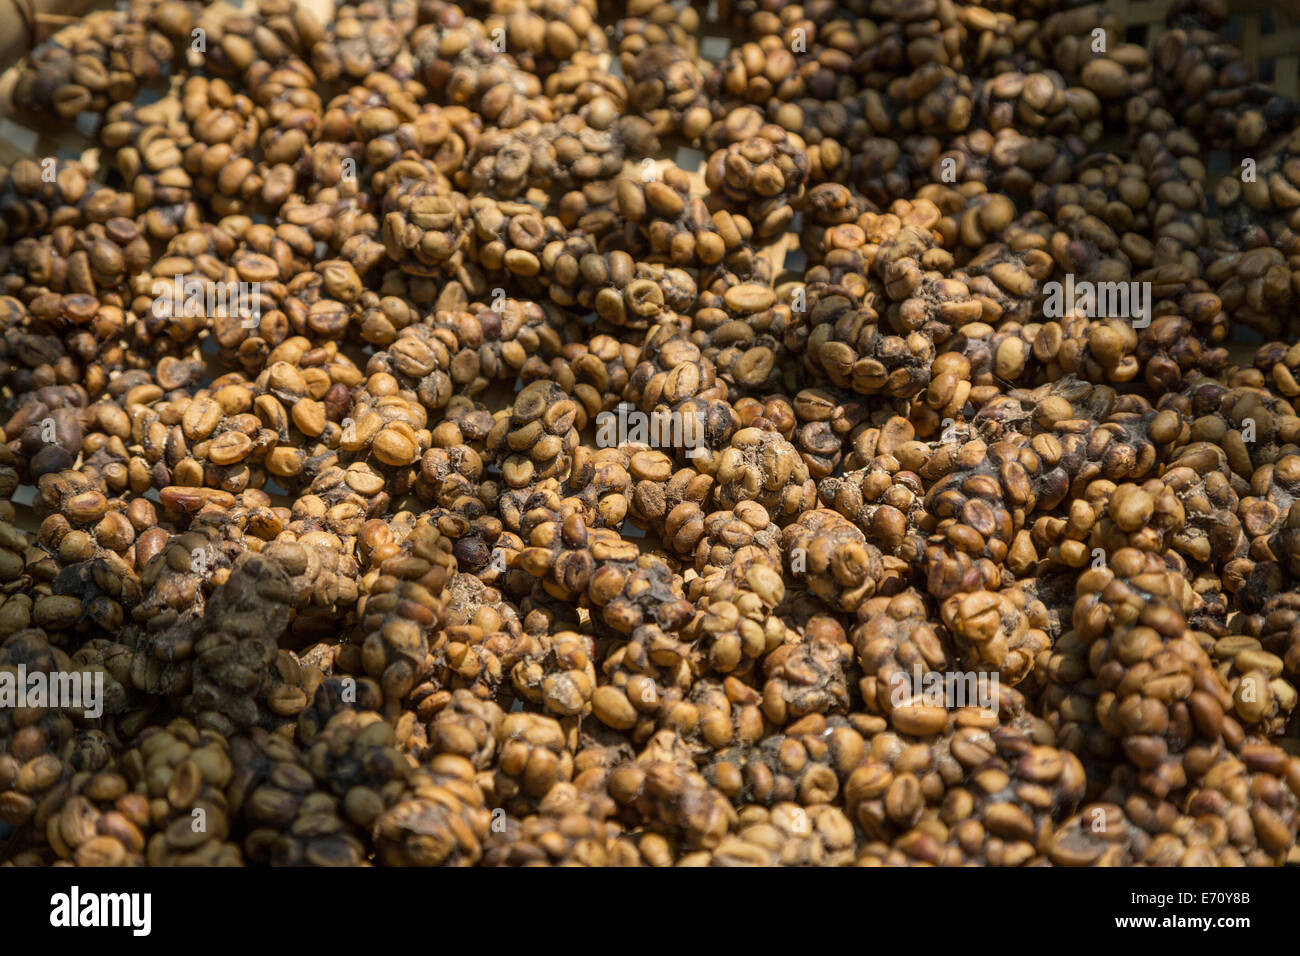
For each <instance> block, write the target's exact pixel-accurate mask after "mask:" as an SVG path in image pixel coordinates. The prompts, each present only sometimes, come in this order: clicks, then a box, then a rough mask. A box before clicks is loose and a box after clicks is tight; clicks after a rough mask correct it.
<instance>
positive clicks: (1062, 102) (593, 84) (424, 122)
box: [0, 0, 1300, 866]
mask: <svg viewBox="0 0 1300 956" xmlns="http://www.w3.org/2000/svg"><path fill="white" fill-rule="evenodd" d="M613 6H615V5H606V4H603V3H597V2H596V0H522V2H521V0H459V2H450V0H422V2H419V3H414V2H412V0H366V2H358V3H349V4H346V5H341V6H340V7H339V8H338V10H337V13H336V14H335V15H334V16H332V17H330V18H328V19H327V20H326V21H325V22H322V21H321V19H320V18H318V17H317V16H315V15H314V14H312V13H310V12H309V11H307V10H305V9H302V8H299V7H298V6H297V4H296V2H295V0H261V2H260V3H257V4H255V5H254V6H251V7H246V8H244V9H242V10H240V11H236V12H233V13H231V15H230V16H226V17H220V16H218V15H217V13H216V12H215V8H209V7H208V6H207V5H206V4H203V3H199V2H195V0H130V2H128V3H124V4H120V5H119V8H118V9H115V10H112V11H100V12H96V13H92V14H90V15H88V16H87V17H86V18H84V19H83V20H81V21H79V22H77V23H76V24H74V25H72V26H70V27H68V28H67V29H65V30H64V31H63V32H62V33H60V34H59V35H57V36H56V38H55V41H54V42H52V43H49V44H47V45H45V46H43V47H41V48H40V49H38V50H36V51H34V53H33V54H32V55H31V56H29V57H28V58H27V59H26V60H25V61H24V62H23V63H22V64H21V65H20V66H19V67H18V68H17V72H18V77H17V82H16V84H15V85H14V87H13V89H14V105H15V107H16V110H17V114H18V118H19V119H20V120H21V118H22V117H23V116H27V117H29V118H30V117H33V116H39V117H43V119H42V120H41V121H40V122H43V123H46V124H48V123H49V122H50V121H51V119H50V118H51V117H53V119H54V121H55V122H59V123H63V124H67V125H68V126H69V127H71V126H72V125H73V124H74V123H75V124H76V126H77V128H78V129H81V130H83V131H84V130H91V131H93V136H94V139H95V141H96V142H95V145H97V146H98V147H99V151H98V162H97V164H96V163H92V162H86V163H81V162H75V161H71V160H69V159H66V158H63V157H41V156H33V157H29V158H26V159H22V160H20V161H18V162H15V163H14V164H13V165H12V166H8V167H3V166H0V498H2V499H3V500H0V674H2V675H4V676H6V677H8V676H9V675H11V674H12V675H14V676H16V675H17V674H18V673H19V671H20V669H21V670H22V672H24V673H26V674H29V675H32V674H39V675H42V676H44V677H45V678H46V680H47V681H48V683H49V685H50V686H51V687H71V686H74V685H75V686H77V687H84V688H86V689H87V693H91V694H94V695H97V696H95V697H92V698H91V699H90V701H89V706H87V705H86V703H87V702H85V701H79V702H78V705H77V706H74V703H73V701H70V700H64V699H62V698H50V699H42V700H40V701H28V702H26V703H25V704H24V705H23V706H10V704H9V703H8V702H6V701H3V700H0V820H3V821H4V823H5V825H6V827H7V828H8V830H9V835H8V839H6V841H5V842H4V844H3V846H4V849H3V850H2V851H0V853H2V854H3V857H2V858H0V865H15V866H17V865H55V864H58V865H77V866H121V865H196V864H197V865H241V864H242V865H250V866H265V865H272V866H292V865H311V866H327V865H347V866H364V865H371V864H374V865H384V866H521V865H566V864H582V865H589V866H672V865H683V866H739V865H781V866H847V865H861V866H878V865H912V864H939V865H961V864H977V865H984V866H1028V865H1053V866H1095V865H1116V864H1118V865H1179V864H1183V865H1188V864H1190V865H1206V864H1221V865H1252V866H1278V865H1281V864H1284V863H1286V862H1288V861H1289V860H1291V859H1292V858H1293V857H1294V855H1295V853H1296V841H1297V831H1298V830H1300V757H1298V756H1296V754H1297V753H1300V741H1298V740H1297V737H1298V736H1300V734H1298V733H1297V729H1298V728H1297V720H1300V707H1298V705H1300V345H1297V344H1296V338H1297V334H1298V333H1300V218H1298V217H1297V214H1296V210H1297V209H1298V208H1300V128H1297V123H1300V110H1298V109H1297V104H1295V103H1293V102H1292V101H1291V100H1290V99H1289V98H1288V97H1286V96H1284V95H1282V94H1280V93H1278V92H1277V91H1275V90H1273V89H1271V88H1270V87H1269V86H1268V85H1267V84H1265V83H1263V82H1261V81H1260V80H1259V79H1258V78H1257V76H1256V73H1255V71H1254V70H1253V69H1252V68H1250V66H1249V65H1248V64H1247V63H1245V62H1244V60H1243V59H1242V57H1241V55H1240V52H1239V51H1238V50H1236V49H1235V48H1234V47H1233V45H1232V44H1231V43H1230V42H1228V41H1226V40H1225V39H1223V37H1222V36H1221V27H1222V26H1223V24H1224V22H1225V21H1226V18H1227V14H1228V11H1227V7H1226V4H1224V3H1223V2H1222V0H1179V2H1178V3H1176V4H1173V5H1172V6H1171V8H1170V12H1169V18H1168V24H1167V30H1166V31H1165V32H1163V33H1162V35H1161V36H1160V39H1159V41H1158V42H1157V43H1156V44H1155V49H1154V51H1153V52H1151V53H1148V51H1146V50H1145V49H1143V48H1141V47H1138V46H1135V45H1133V44H1130V43H1126V42H1124V37H1125V33H1126V24H1124V23H1123V22H1121V20H1120V18H1119V17H1117V16H1116V15H1115V14H1113V13H1110V12H1108V11H1106V10H1105V9H1104V8H1103V7H1102V6H1101V5H1100V4H1088V3H1084V4H1079V3H1075V2H1070V0H1025V2H1018V0H1005V2H1001V3H998V4H995V5H994V6H995V7H996V10H990V9H986V8H985V6H984V5H982V4H980V3H976V2H968V0H955V2H945V3H934V2H930V0H898V2H895V0H880V2H873V3H871V4H864V3H861V2H857V0H853V2H846V3H845V4H844V5H843V6H841V5H840V4H838V3H836V2H834V0H806V2H804V3H795V4H786V5H784V6H781V5H780V4H774V3H766V2H764V3H758V2H752V0H732V2H723V3H721V4H720V5H719V7H720V9H719V13H720V20H719V22H708V20H707V17H704V16H703V15H702V14H701V13H699V12H698V11H697V10H695V9H694V8H692V7H691V6H690V5H687V4H683V3H680V2H670V0H633V2H631V3H628V4H624V5H622V6H621V7H620V9H618V10H614V9H613ZM868 7H869V9H868ZM719 34H725V35H726V36H727V37H728V38H729V39H730V41H731V45H730V49H729V50H728V51H727V52H725V54H724V55H723V56H722V57H721V58H720V59H718V60H717V61H716V62H710V61H709V60H708V59H706V58H705V57H704V56H703V55H702V51H703V50H705V49H707V48H711V47H712V46H713V43H712V42H710V43H704V42H701V36H702V35H703V36H710V35H712V36H714V37H715V38H716V35H719ZM196 36H201V37H202V39H203V42H202V43H198V42H195V37H196ZM681 147H685V148H687V149H689V150H692V151H694V152H693V153H685V152H682V151H680V149H679V148H681ZM1211 150H1226V151H1228V153H1229V158H1230V160H1231V162H1230V163H1229V167H1230V169H1231V171H1230V172H1229V174H1228V175H1227V176H1226V177H1224V178H1221V179H1219V180H1217V181H1215V180H1214V179H1213V177H1211V176H1210V174H1209V172H1208V170H1209V169H1210V168H1212V167H1213V168H1217V167H1215V164H1214V163H1211V162H1210V160H1209V156H1208V154H1209V152H1210V151H1211ZM688 156H693V157H694V158H692V159H688V158H687V157H688ZM1233 164H1237V165H1233ZM782 256H785V258H784V259H783V258H782ZM1252 335H1253V336H1255V338H1256V340H1258V339H1259V338H1261V337H1262V339H1263V341H1254V342H1253V343H1252V344H1251V345H1250V346H1248V347H1246V348H1245V349H1244V351H1243V349H1242V348H1241V345H1242V343H1243V342H1245V341H1247V340H1249V339H1250V337H1251V336H1252ZM28 502H30V504H28ZM100 705H102V706H100ZM199 811H202V812H203V814H204V815H205V817H206V819H207V821H208V825H207V829H206V830H205V831H204V832H202V833H196V832H195V831H194V830H193V829H192V827H191V826H190V820H191V817H192V816H193V815H194V814H196V813H198V812H199Z"/></svg>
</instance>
